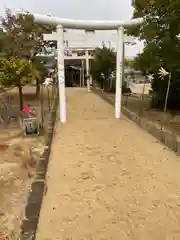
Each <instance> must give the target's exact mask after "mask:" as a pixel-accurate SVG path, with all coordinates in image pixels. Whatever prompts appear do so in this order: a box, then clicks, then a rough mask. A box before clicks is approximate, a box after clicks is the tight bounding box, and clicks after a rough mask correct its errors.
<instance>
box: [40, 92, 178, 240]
mask: <svg viewBox="0 0 180 240" xmlns="http://www.w3.org/2000/svg"><path fill="white" fill-rule="evenodd" d="M68 101H69V103H68V111H69V113H68V114H69V118H68V123H67V124H66V125H61V124H59V125H58V126H57V129H56V134H55V139H54V144H53V148H52V154H51V160H50V164H49V170H48V176H47V184H48V191H47V195H46V196H45V197H44V203H43V206H42V210H41V216H40V222H39V227H38V232H37V238H36V239H37V240H52V239H53V240H57V239H59V240H70V239H71V240H110V239H112V240H126V239H129V240H174V239H180V180H179V178H180V174H179V173H180V162H179V158H178V157H176V156H175V154H174V153H173V152H171V151H169V150H168V149H166V148H165V147H164V146H163V145H161V144H160V143H158V142H157V141H156V139H155V138H153V137H152V136H150V135H149V134H147V133H146V132H144V131H143V130H141V129H140V128H138V127H137V126H136V125H135V124H134V123H132V122H130V121H129V120H127V119H126V118H124V119H121V120H120V121H118V120H115V119H114V111H113V108H112V107H111V106H110V105H109V104H108V103H106V102H104V101H103V100H102V99H100V98H99V97H98V96H96V95H94V94H93V93H90V94H87V92H86V90H83V89H69V90H68Z"/></svg>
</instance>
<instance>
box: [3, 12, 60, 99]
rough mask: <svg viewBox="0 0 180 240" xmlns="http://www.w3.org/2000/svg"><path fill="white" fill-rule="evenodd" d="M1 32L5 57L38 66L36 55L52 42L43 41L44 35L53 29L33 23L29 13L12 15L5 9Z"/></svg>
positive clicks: (38, 80) (44, 50)
mask: <svg viewBox="0 0 180 240" xmlns="http://www.w3.org/2000/svg"><path fill="white" fill-rule="evenodd" d="M1 25H2V28H3V29H4V32H3V49H2V51H3V52H4V54H5V56H6V57H18V58H25V59H28V60H31V61H32V62H34V64H36V63H37V64H38V65H39V63H38V60H37V59H36V55H37V54H38V53H41V52H44V53H45V52H46V51H47V49H48V47H49V46H52V44H54V43H53V42H45V41H43V34H44V33H51V32H52V31H54V30H55V27H53V26H49V25H44V24H39V23H36V22H35V21H34V17H33V16H32V15H31V14H30V13H24V12H21V13H16V14H13V13H12V12H11V10H9V9H6V15H5V17H3V18H1ZM39 82H40V79H39V78H37V90H36V92H37V95H38V94H39V90H40V89H39Z"/></svg>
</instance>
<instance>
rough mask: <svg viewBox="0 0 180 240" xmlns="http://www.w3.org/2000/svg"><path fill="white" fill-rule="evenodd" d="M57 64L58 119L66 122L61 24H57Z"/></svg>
mask: <svg viewBox="0 0 180 240" xmlns="http://www.w3.org/2000/svg"><path fill="white" fill-rule="evenodd" d="M57 61H58V63H57V65H58V83H59V108H60V111H59V113H60V121H61V122H62V123H65V122H66V92H65V75H64V32H63V27H62V26H61V25H57Z"/></svg>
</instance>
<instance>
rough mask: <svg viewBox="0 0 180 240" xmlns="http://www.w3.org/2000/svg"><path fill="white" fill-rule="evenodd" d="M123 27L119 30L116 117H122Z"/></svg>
mask: <svg viewBox="0 0 180 240" xmlns="http://www.w3.org/2000/svg"><path fill="white" fill-rule="evenodd" d="M123 31H124V29H123V27H119V28H118V30H117V54H116V96H115V118H117V119H119V118H120V117H121V95H122V80H123V47H124V34H123Z"/></svg>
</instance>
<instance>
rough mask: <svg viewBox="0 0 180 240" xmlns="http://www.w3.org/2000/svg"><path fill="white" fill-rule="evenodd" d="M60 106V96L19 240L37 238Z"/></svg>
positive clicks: (52, 116) (52, 113)
mask: <svg viewBox="0 0 180 240" xmlns="http://www.w3.org/2000/svg"><path fill="white" fill-rule="evenodd" d="M57 106H58V97H57V98H56V99H55V103H54V106H53V110H52V112H51V114H50V116H49V123H48V136H47V139H46V146H47V148H46V149H45V150H44V152H43V154H42V156H41V158H40V160H39V163H38V165H37V168H36V176H35V179H34V181H33V183H32V185H31V190H30V192H29V197H28V200H27V204H26V208H25V218H24V219H23V220H22V223H21V232H20V236H19V238H18V240H35V239H36V230H37V226H38V221H39V215H40V210H41V205H42V201H43V197H44V195H45V193H46V190H47V189H46V188H47V186H46V172H47V168H48V163H49V157H50V152H51V145H52V140H53V135H54V128H55V122H56V111H57Z"/></svg>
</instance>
